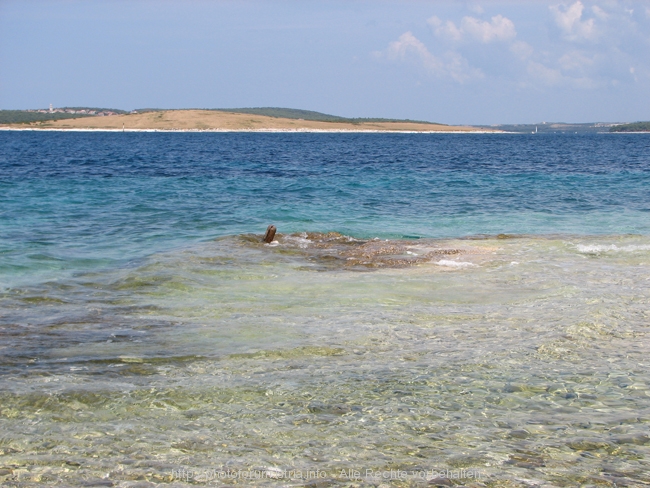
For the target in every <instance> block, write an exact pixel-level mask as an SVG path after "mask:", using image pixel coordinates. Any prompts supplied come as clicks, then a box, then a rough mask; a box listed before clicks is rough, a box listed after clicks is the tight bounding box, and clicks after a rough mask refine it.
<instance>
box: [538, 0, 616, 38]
mask: <svg viewBox="0 0 650 488" xmlns="http://www.w3.org/2000/svg"><path fill="white" fill-rule="evenodd" d="M549 8H550V9H551V12H552V13H553V16H554V17H555V23H556V24H557V26H558V27H559V28H560V29H561V30H562V31H563V32H564V36H565V38H566V39H568V40H570V41H577V40H583V39H586V40H593V39H595V37H596V26H595V21H594V19H585V20H581V19H582V12H583V10H584V5H583V4H582V2H581V1H580V0H578V1H577V2H576V3H574V4H573V5H571V6H570V7H568V8H567V7H565V6H564V5H562V6H561V7H560V5H552V6H551V7H549ZM603 13H604V12H603Z"/></svg>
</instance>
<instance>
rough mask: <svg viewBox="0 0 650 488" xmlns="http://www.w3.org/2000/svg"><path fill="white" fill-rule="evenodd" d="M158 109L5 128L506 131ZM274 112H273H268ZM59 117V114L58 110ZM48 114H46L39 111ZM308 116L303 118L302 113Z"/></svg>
mask: <svg viewBox="0 0 650 488" xmlns="http://www.w3.org/2000/svg"><path fill="white" fill-rule="evenodd" d="M233 110H238V111H232V112H231V111H227V110H198V109H189V110H154V109H144V110H140V111H133V112H130V113H121V114H114V115H111V116H101V117H99V116H88V114H82V116H80V117H76V118H73V117H70V115H74V114H69V113H66V112H62V113H61V117H56V120H35V121H30V122H21V123H4V124H0V129H5V130H86V131H122V130H124V131H125V132H126V131H130V132H133V131H158V132H160V131H165V132H188V131H189V132H455V133H456V132H478V133H485V132H502V131H500V130H498V129H493V128H485V127H470V126H454V125H445V124H439V123H432V122H423V121H413V120H398V119H370V118H355V119H347V118H343V117H336V116H331V115H327V114H321V113H319V112H310V111H301V110H295V109H233ZM269 113H270V114H272V115H268V114H269ZM53 114H54V115H56V113H55V112H53ZM38 115H39V116H41V117H42V116H43V115H46V114H43V113H42V112H39V113H38ZM301 116H302V117H301Z"/></svg>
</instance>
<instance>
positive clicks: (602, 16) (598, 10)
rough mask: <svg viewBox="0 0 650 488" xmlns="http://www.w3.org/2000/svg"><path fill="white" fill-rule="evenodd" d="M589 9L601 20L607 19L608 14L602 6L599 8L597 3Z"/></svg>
mask: <svg viewBox="0 0 650 488" xmlns="http://www.w3.org/2000/svg"><path fill="white" fill-rule="evenodd" d="M591 10H592V11H593V12H594V15H595V16H596V17H598V18H599V19H601V20H607V18H608V17H609V14H608V13H607V12H605V11H604V10H603V9H602V8H600V7H599V6H598V5H594V6H593V7H591Z"/></svg>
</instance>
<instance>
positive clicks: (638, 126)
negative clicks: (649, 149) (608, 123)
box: [609, 122, 650, 132]
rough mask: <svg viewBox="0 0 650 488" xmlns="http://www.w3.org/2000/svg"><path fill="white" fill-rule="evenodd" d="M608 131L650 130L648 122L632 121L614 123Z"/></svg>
mask: <svg viewBox="0 0 650 488" xmlns="http://www.w3.org/2000/svg"><path fill="white" fill-rule="evenodd" d="M609 131H610V132H650V122H634V123H632V124H622V125H615V126H614V127H612V128H611V129H609Z"/></svg>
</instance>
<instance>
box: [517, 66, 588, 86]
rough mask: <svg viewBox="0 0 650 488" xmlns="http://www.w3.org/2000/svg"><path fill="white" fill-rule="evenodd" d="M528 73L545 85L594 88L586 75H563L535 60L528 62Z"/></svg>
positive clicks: (557, 70)
mask: <svg viewBox="0 0 650 488" xmlns="http://www.w3.org/2000/svg"><path fill="white" fill-rule="evenodd" d="M527 71H528V75H529V76H530V77H531V78H532V79H533V80H534V81H537V82H539V83H541V84H543V85H547V86H569V87H572V88H595V87H596V86H598V83H596V82H595V81H594V80H592V79H591V78H589V77H587V76H580V77H571V76H565V75H563V74H562V72H561V71H560V70H559V69H553V68H549V67H548V66H545V65H543V64H542V63H537V62H535V61H529V62H528V69H527Z"/></svg>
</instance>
